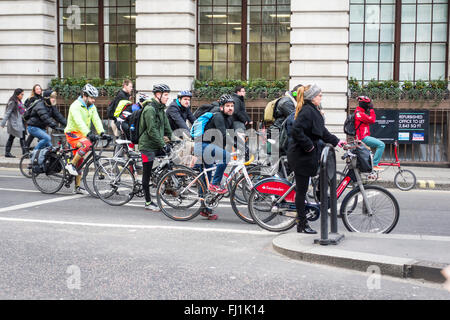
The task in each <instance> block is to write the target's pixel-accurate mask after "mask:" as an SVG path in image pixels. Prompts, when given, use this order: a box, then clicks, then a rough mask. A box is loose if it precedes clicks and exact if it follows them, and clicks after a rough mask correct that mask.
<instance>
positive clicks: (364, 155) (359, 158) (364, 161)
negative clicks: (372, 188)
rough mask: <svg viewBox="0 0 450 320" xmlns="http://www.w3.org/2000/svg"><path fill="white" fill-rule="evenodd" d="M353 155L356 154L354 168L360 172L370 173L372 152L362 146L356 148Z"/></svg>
mask: <svg viewBox="0 0 450 320" xmlns="http://www.w3.org/2000/svg"><path fill="white" fill-rule="evenodd" d="M354 153H355V154H356V167H357V168H358V169H359V171H361V172H366V173H368V172H372V167H373V156H372V152H370V150H369V149H367V148H366V147H364V146H358V147H357V148H356V149H355V151H354Z"/></svg>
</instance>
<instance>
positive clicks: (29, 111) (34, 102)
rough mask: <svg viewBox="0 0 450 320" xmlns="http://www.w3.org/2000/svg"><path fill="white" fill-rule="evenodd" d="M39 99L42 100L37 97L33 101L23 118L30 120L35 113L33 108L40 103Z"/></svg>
mask: <svg viewBox="0 0 450 320" xmlns="http://www.w3.org/2000/svg"><path fill="white" fill-rule="evenodd" d="M39 101H41V100H40V99H37V100H35V101H33V103H32V104H31V105H30V106H29V107H28V108H27V110H25V113H24V114H23V119H24V120H25V121H28V120H30V118H31V114H32V113H33V109H34V107H35V106H36V105H37V104H38V102H39Z"/></svg>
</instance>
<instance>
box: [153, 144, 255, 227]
mask: <svg viewBox="0 0 450 320" xmlns="http://www.w3.org/2000/svg"><path fill="white" fill-rule="evenodd" d="M238 154H239V152H233V153H231V156H232V157H233V156H236V155H238ZM254 159H255V157H254V156H253V155H252V156H251V157H250V160H249V161H247V162H244V161H243V160H231V161H230V163H229V164H228V165H230V166H231V167H232V170H231V171H230V173H229V175H228V177H227V178H226V180H225V183H224V185H227V186H228V185H229V184H230V183H231V182H232V181H233V178H234V177H235V176H236V175H237V174H238V173H239V172H241V171H242V172H243V175H244V176H245V177H246V179H247V183H249V184H251V180H250V177H249V176H248V172H247V169H246V166H248V165H249V164H250V163H252V162H253V160H254ZM215 169H216V167H215V166H213V167H211V168H205V167H203V169H202V171H200V172H195V171H194V170H192V169H190V168H186V169H178V170H174V171H171V172H168V173H166V174H165V175H164V176H162V177H161V180H160V181H159V183H158V186H157V189H156V198H157V203H158V206H159V208H160V209H161V211H162V212H163V213H164V214H165V215H166V216H167V217H168V218H170V219H172V220H175V221H188V220H191V219H193V218H195V217H196V216H198V215H199V214H200V212H201V211H202V210H204V208H208V209H214V208H217V207H218V205H219V202H220V200H221V199H222V198H223V197H224V195H223V194H217V193H213V192H210V191H209V184H210V182H209V179H208V172H212V171H213V170H215ZM202 177H204V178H205V181H206V185H205V184H204V182H203V180H202ZM232 199H233V197H232V196H230V202H231V204H232V206H233V200H232ZM235 213H236V215H237V216H238V217H239V218H240V219H241V220H243V221H245V222H247V223H253V220H252V219H251V218H250V216H246V215H244V214H240V212H239V211H235Z"/></svg>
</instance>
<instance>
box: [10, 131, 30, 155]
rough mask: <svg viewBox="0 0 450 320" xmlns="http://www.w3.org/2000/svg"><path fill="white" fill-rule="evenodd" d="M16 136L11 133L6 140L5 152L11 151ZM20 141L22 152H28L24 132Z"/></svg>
mask: <svg viewBox="0 0 450 320" xmlns="http://www.w3.org/2000/svg"><path fill="white" fill-rule="evenodd" d="M14 138H15V136H13V135H12V134H10V135H9V138H8V141H6V147H5V152H6V153H10V152H11V149H12V145H13V142H14ZM19 142H20V147H21V148H22V154H25V153H27V150H28V149H27V147H26V145H25V138H24V134H22V137H21V138H19Z"/></svg>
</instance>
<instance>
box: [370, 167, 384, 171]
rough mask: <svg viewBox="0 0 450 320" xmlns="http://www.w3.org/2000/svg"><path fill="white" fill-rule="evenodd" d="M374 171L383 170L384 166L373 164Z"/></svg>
mask: <svg viewBox="0 0 450 320" xmlns="http://www.w3.org/2000/svg"><path fill="white" fill-rule="evenodd" d="M372 169H373V170H374V171H382V170H383V168H381V167H379V166H373V168H372Z"/></svg>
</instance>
